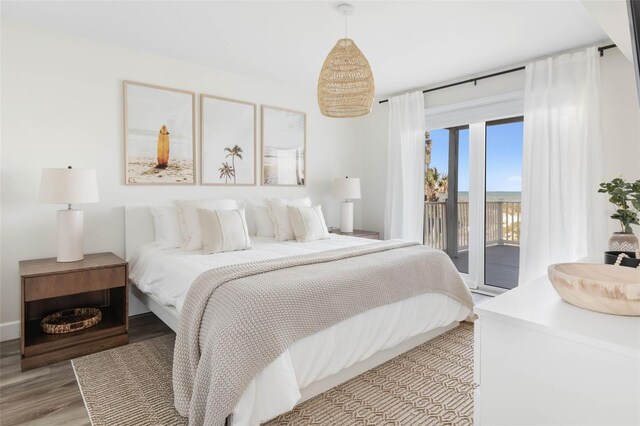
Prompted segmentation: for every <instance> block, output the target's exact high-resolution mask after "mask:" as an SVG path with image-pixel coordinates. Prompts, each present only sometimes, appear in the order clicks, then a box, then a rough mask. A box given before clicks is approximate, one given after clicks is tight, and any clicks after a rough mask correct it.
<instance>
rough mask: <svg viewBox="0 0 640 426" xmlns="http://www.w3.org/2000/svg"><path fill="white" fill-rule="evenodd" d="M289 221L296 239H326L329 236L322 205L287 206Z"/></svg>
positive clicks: (301, 240)
mask: <svg viewBox="0 0 640 426" xmlns="http://www.w3.org/2000/svg"><path fill="white" fill-rule="evenodd" d="M287 212H288V213H289V222H291V227H292V228H293V233H294V234H295V236H296V240H298V241H299V242H301V243H302V242H305V241H316V240H326V239H327V238H329V231H328V230H327V224H326V223H325V221H324V216H323V215H322V207H320V205H317V206H313V207H292V206H287Z"/></svg>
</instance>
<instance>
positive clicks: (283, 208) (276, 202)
mask: <svg viewBox="0 0 640 426" xmlns="http://www.w3.org/2000/svg"><path fill="white" fill-rule="evenodd" d="M267 205H268V206H269V214H270V215H271V220H272V221H273V227H274V231H275V238H276V240H278V241H288V240H294V239H295V238H296V236H295V234H294V233H293V228H291V223H289V213H288V212H287V206H293V207H303V206H311V200H310V199H309V197H305V198H299V199H296V200H285V199H282V198H271V199H268V200H267Z"/></svg>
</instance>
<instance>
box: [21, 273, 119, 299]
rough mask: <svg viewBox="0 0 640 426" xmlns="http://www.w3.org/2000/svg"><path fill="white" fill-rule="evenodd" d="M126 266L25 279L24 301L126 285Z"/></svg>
mask: <svg viewBox="0 0 640 426" xmlns="http://www.w3.org/2000/svg"><path fill="white" fill-rule="evenodd" d="M126 280H127V273H126V268H125V267H124V266H118V267H113V268H101V269H91V270H87V271H80V272H68V273H64V274H54V275H47V276H42V277H32V278H24V300H25V302H30V301H32V300H40V299H46V298H50V297H58V296H67V295H70V294H77V293H85V292H89V291H96V290H105V289H108V288H113V287H123V286H125V285H126Z"/></svg>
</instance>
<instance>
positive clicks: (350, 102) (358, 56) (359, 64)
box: [318, 4, 374, 118]
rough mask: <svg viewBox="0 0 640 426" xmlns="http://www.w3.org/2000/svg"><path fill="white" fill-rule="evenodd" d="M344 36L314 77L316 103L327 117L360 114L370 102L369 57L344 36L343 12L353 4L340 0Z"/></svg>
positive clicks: (344, 116) (371, 79)
mask: <svg viewBox="0 0 640 426" xmlns="http://www.w3.org/2000/svg"><path fill="white" fill-rule="evenodd" d="M338 11H339V12H340V13H342V14H343V15H344V20H345V30H344V32H345V38H342V39H340V40H338V42H337V43H336V45H335V46H334V48H333V49H331V52H329V55H328V56H327V59H325V60H324V64H323V65H322V70H321V71H320V78H318V106H320V112H322V114H324V115H326V116H327V117H340V118H348V117H360V116H362V115H366V114H369V112H371V105H373V92H374V83H373V73H372V72H371V67H370V66H369V61H367V58H365V56H364V55H363V54H362V52H361V51H360V49H358V46H356V44H355V43H354V42H353V40H351V39H349V38H347V15H350V14H351V13H353V6H352V5H350V4H341V5H340V6H338Z"/></svg>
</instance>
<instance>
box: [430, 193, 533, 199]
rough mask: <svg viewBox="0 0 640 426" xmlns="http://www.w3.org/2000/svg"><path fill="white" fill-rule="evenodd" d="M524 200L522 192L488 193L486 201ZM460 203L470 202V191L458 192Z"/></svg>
mask: <svg viewBox="0 0 640 426" xmlns="http://www.w3.org/2000/svg"><path fill="white" fill-rule="evenodd" d="M443 200H444V198H441V199H440V201H443ZM521 200H522V192H520V191H518V192H515V191H496V192H487V195H486V201H521ZM458 201H469V192H468V191H460V192H458Z"/></svg>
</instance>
